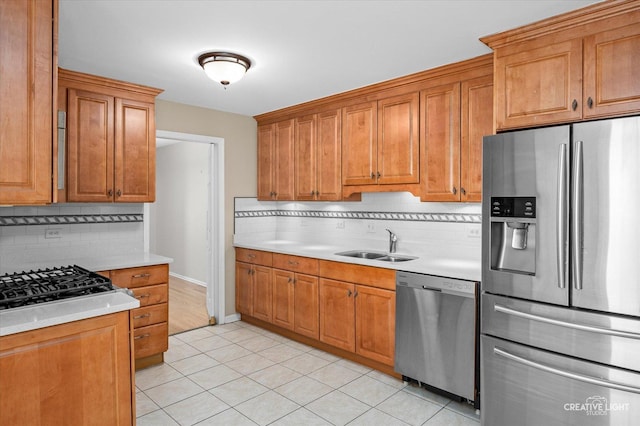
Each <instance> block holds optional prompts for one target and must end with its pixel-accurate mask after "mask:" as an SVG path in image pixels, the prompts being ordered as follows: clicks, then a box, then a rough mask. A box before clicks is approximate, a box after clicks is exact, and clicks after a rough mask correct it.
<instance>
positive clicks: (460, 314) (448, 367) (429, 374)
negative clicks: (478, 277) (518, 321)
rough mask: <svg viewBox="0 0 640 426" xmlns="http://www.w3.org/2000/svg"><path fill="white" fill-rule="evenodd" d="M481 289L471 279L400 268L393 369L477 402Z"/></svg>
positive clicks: (405, 378) (397, 280)
mask: <svg viewBox="0 0 640 426" xmlns="http://www.w3.org/2000/svg"><path fill="white" fill-rule="evenodd" d="M477 291H478V283H476V282H473V281H463V280H457V279H451V278H443V277H437V276H433V275H425V274H418V273H413V272H403V271H397V272H396V354H395V370H396V371H397V372H398V373H401V374H402V376H403V379H404V380H408V381H411V380H415V381H417V382H418V383H419V384H420V385H426V386H425V387H426V388H428V389H430V390H435V391H444V392H443V393H445V394H447V395H448V396H457V397H461V398H465V399H467V400H469V401H475V402H476V406H478V405H479V404H478V402H479V401H476V400H477V399H479V398H476V390H477V389H478V377H477V374H476V371H479V370H477V369H476V364H477V363H478V356H477V350H476V339H477V337H478V324H477V318H478V315H477V303H476V300H477V299H476V295H477ZM434 388H435V389H434Z"/></svg>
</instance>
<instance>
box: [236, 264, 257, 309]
mask: <svg viewBox="0 0 640 426" xmlns="http://www.w3.org/2000/svg"><path fill="white" fill-rule="evenodd" d="M252 273H253V268H252V267H251V265H250V264H248V263H243V262H236V312H238V313H240V314H246V315H249V316H252V315H253V276H252Z"/></svg>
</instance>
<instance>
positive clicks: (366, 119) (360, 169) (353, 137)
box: [342, 101, 378, 185]
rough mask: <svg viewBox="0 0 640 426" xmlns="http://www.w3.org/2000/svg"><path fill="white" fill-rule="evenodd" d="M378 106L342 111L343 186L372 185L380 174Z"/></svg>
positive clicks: (370, 105) (350, 108)
mask: <svg viewBox="0 0 640 426" xmlns="http://www.w3.org/2000/svg"><path fill="white" fill-rule="evenodd" d="M377 114H378V112H377V103H376V102H375V101H374V102H368V103H366V104H360V105H354V106H349V107H345V108H343V109H342V183H343V184H344V185H371V184H375V183H376V173H377V172H378V165H377V156H378V152H377V149H378V124H377Z"/></svg>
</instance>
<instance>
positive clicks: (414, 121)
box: [342, 92, 420, 191]
mask: <svg viewBox="0 0 640 426" xmlns="http://www.w3.org/2000/svg"><path fill="white" fill-rule="evenodd" d="M418 105H419V96H418V93H417V92H414V93H408V94H403V95H398V96H393V97H389V98H384V99H380V100H378V101H372V102H367V103H362V104H358V105H353V106H348V107H345V108H343V109H342V120H343V130H342V182H343V184H344V185H385V184H411V183H418V182H419V181H420V172H419V170H420V167H419V147H420V143H419V134H418V122H419V117H418ZM370 190H372V191H376V190H377V189H376V188H375V187H373V188H371V189H370ZM381 190H384V189H381Z"/></svg>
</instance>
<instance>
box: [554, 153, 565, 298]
mask: <svg viewBox="0 0 640 426" xmlns="http://www.w3.org/2000/svg"><path fill="white" fill-rule="evenodd" d="M557 197H558V199H557V200H556V262H557V264H558V287H560V288H565V287H566V285H567V283H566V279H567V273H566V265H567V218H568V215H567V144H564V143H563V144H560V150H559V151H558V190H557Z"/></svg>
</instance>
